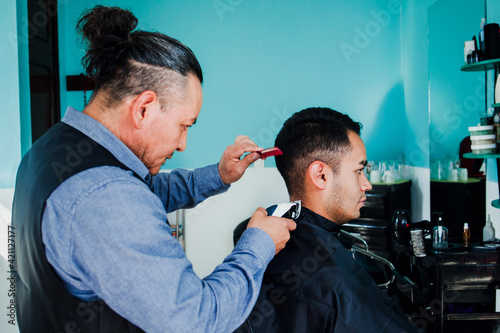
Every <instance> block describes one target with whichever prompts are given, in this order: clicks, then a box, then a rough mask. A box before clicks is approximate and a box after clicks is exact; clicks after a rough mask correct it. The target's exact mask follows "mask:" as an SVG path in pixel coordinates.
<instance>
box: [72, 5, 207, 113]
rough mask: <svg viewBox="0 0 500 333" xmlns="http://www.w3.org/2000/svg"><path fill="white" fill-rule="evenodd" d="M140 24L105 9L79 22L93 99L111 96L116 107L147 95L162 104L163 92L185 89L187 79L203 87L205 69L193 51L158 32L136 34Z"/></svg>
mask: <svg viewBox="0 0 500 333" xmlns="http://www.w3.org/2000/svg"><path fill="white" fill-rule="evenodd" d="M138 22H139V21H138V19H137V18H136V17H135V15H134V14H133V13H132V12H130V11H128V10H125V9H122V8H119V7H104V6H96V7H94V8H93V9H90V10H89V11H87V12H86V13H84V14H83V15H82V17H81V18H80V20H79V21H78V24H77V30H78V32H79V33H80V34H81V35H82V37H83V42H84V45H85V47H86V55H85V56H84V57H83V59H82V64H83V66H84V68H85V70H86V74H87V75H88V76H89V77H90V78H92V79H93V80H94V82H95V84H96V88H95V90H94V95H95V93H96V92H97V91H99V90H101V89H102V90H106V91H107V92H108V94H109V98H110V100H109V104H110V105H112V104H114V103H115V102H118V101H120V100H122V99H123V98H124V97H126V96H129V95H136V94H140V93H142V92H143V91H145V90H153V91H155V92H156V93H157V95H159V96H160V99H162V91H163V90H165V89H168V88H169V87H171V86H178V85H182V84H183V83H185V81H186V79H187V76H188V74H194V75H195V76H196V77H197V78H198V80H199V81H200V83H203V74H202V70H201V66H200V64H199V62H198V60H197V59H196V56H195V55H194V53H193V52H192V51H191V49H190V48H188V47H187V46H185V45H184V44H182V43H181V42H179V41H178V40H176V39H174V38H171V37H169V36H167V35H165V34H162V33H159V32H148V31H142V30H135V29H136V27H137V25H138ZM175 73H177V75H176V74H175ZM178 74H180V76H181V78H179V75H178ZM164 97H166V96H163V98H164Z"/></svg>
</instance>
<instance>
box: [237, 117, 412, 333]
mask: <svg viewBox="0 0 500 333" xmlns="http://www.w3.org/2000/svg"><path fill="white" fill-rule="evenodd" d="M360 128H361V125H360V124H359V123H356V122H354V121H353V120H352V119H351V118H350V117H349V116H347V115H344V114H341V113H339V112H336V111H333V110H331V109H328V108H309V109H305V110H303V111H300V112H298V113H295V114H294V115H293V116H292V117H291V118H290V119H288V120H287V121H286V122H285V124H284V125H283V128H282V129H281V131H280V132H279V134H278V136H277V138H276V146H277V147H278V148H280V149H281V150H282V151H283V155H281V156H277V157H276V165H277V168H278V170H279V172H280V173H281V175H282V176H283V178H284V180H285V183H286V186H287V190H288V193H289V196H290V201H296V200H301V201H302V210H301V213H300V216H299V217H298V218H296V219H295V222H296V223H297V228H296V230H295V231H293V232H291V238H290V241H289V242H288V244H287V246H286V247H285V249H284V250H282V251H281V252H280V253H279V254H278V255H277V256H276V257H275V258H274V259H273V260H272V261H271V263H270V264H269V266H268V268H267V270H266V272H265V275H264V280H263V283H262V289H261V291H260V295H259V299H258V301H257V303H256V305H255V307H254V309H253V311H252V313H251V314H250V316H249V317H248V320H247V321H246V323H245V324H243V325H242V326H241V327H240V328H239V330H238V332H315V333H317V332H363V333H366V332H377V333H379V332H415V331H416V327H413V326H412V324H410V322H409V320H408V319H407V318H406V316H405V315H404V314H403V313H402V312H400V311H399V308H398V307H397V305H396V303H395V302H394V300H393V299H392V298H391V297H389V296H388V295H387V294H386V293H385V292H383V291H382V290H380V289H379V288H378V287H377V285H376V284H375V282H374V281H373V279H372V278H371V277H370V276H369V275H368V273H367V272H366V271H365V270H364V269H362V268H361V267H360V266H359V265H358V263H356V261H355V260H354V259H353V257H352V253H350V252H348V251H347V250H346V248H345V247H343V246H342V244H341V243H340V241H339V239H338V238H337V236H338V234H339V231H340V226H341V225H342V224H344V223H346V222H349V221H351V220H353V219H356V218H358V217H359V216H360V208H361V207H363V205H364V201H365V200H366V196H365V191H369V190H370V189H371V188H372V186H371V184H370V182H369V181H368V179H367V178H366V177H365V175H364V173H363V169H364V167H365V165H366V150H365V146H364V144H363V141H362V140H361V138H360V136H359V134H360ZM249 326H251V328H252V329H251V330H250V328H249Z"/></svg>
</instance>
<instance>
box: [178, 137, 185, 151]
mask: <svg viewBox="0 0 500 333" xmlns="http://www.w3.org/2000/svg"><path fill="white" fill-rule="evenodd" d="M186 146H187V135H186V134H184V135H182V136H181V139H180V140H179V145H178V146H177V149H176V150H177V151H184V150H185V149H186Z"/></svg>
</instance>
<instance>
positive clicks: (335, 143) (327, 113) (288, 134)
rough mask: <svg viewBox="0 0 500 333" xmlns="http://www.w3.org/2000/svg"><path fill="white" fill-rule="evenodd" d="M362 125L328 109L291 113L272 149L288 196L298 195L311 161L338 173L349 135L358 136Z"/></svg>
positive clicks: (346, 149)
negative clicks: (323, 164) (277, 154)
mask: <svg viewBox="0 0 500 333" xmlns="http://www.w3.org/2000/svg"><path fill="white" fill-rule="evenodd" d="M361 128H362V125H361V124H360V123H358V122H355V121H353V120H352V119H351V118H350V117H349V116H348V115H346V114H343V113H340V112H337V111H335V110H332V109H330V108H321V107H316V108H308V109H304V110H302V111H299V112H297V113H295V114H293V115H292V116H291V117H290V118H289V119H288V120H287V121H285V123H284V124H283V127H282V128H281V130H280V132H279V133H278V136H277V137H276V141H275V146H276V147H278V148H280V149H281V151H282V152H283V155H280V156H276V167H277V168H278V171H279V172H280V174H281V176H282V177H283V179H284V180H285V183H286V186H287V189H288V193H289V194H290V195H294V196H299V197H300V196H301V195H302V191H303V188H304V176H305V173H306V170H307V168H308V167H309V165H310V164H311V163H312V162H314V161H318V160H319V161H323V162H325V163H327V164H328V165H329V166H330V167H331V168H332V169H333V171H334V172H336V171H337V170H338V167H339V165H340V162H341V160H342V155H343V154H344V153H345V152H347V151H349V150H350V149H351V146H350V143H349V137H348V135H349V132H354V133H356V134H358V135H359V134H360V132H361Z"/></svg>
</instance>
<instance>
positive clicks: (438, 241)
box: [432, 212, 448, 249]
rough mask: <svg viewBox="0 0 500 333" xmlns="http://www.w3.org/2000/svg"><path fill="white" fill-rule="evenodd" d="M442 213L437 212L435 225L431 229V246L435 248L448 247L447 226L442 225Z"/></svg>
mask: <svg viewBox="0 0 500 333" xmlns="http://www.w3.org/2000/svg"><path fill="white" fill-rule="evenodd" d="M443 224H444V223H443V213H441V212H439V213H437V225H436V226H435V227H434V229H433V230H432V247H433V248H435V249H447V248H448V228H446V227H445V226H444V225H443Z"/></svg>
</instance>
